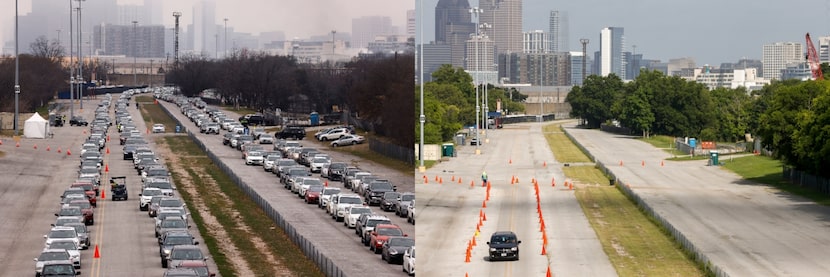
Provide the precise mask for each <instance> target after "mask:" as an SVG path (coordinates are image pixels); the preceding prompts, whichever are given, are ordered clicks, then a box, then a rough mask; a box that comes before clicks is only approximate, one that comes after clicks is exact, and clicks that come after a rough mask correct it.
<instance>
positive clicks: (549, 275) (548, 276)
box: [545, 266, 553, 277]
mask: <svg viewBox="0 0 830 277" xmlns="http://www.w3.org/2000/svg"><path fill="white" fill-rule="evenodd" d="M545 277H553V275H552V274H550V266H548V273H546V274H545Z"/></svg>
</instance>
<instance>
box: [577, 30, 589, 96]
mask: <svg viewBox="0 0 830 277" xmlns="http://www.w3.org/2000/svg"><path fill="white" fill-rule="evenodd" d="M579 43H582V83H581V84H580V85H581V86H584V85H585V74H587V73H586V72H587V68H585V67H586V66H587V64H588V62H587V60H588V39H587V38H581V39H579Z"/></svg>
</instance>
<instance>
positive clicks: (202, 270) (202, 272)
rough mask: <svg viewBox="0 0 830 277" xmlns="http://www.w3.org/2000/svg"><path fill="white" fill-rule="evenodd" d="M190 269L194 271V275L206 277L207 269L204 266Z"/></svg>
mask: <svg viewBox="0 0 830 277" xmlns="http://www.w3.org/2000/svg"><path fill="white" fill-rule="evenodd" d="M191 268H192V269H194V270H196V273H198V274H199V276H208V268H207V267H206V266H200V267H191Z"/></svg>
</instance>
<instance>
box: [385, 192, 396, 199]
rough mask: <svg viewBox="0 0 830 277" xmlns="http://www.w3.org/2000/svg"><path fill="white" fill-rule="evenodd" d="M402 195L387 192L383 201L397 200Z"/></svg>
mask: <svg viewBox="0 0 830 277" xmlns="http://www.w3.org/2000/svg"><path fill="white" fill-rule="evenodd" d="M398 195H400V194H399V193H397V192H387V193H384V194H383V199H396V198H398Z"/></svg>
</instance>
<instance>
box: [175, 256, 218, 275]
mask: <svg viewBox="0 0 830 277" xmlns="http://www.w3.org/2000/svg"><path fill="white" fill-rule="evenodd" d="M174 268H190V269H193V270H194V271H196V273H197V274H199V277H214V276H216V273H213V272H211V271H210V268H208V266H207V262H205V261H204V260H191V261H182V262H180V263H179V264H177V265H174Z"/></svg>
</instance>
